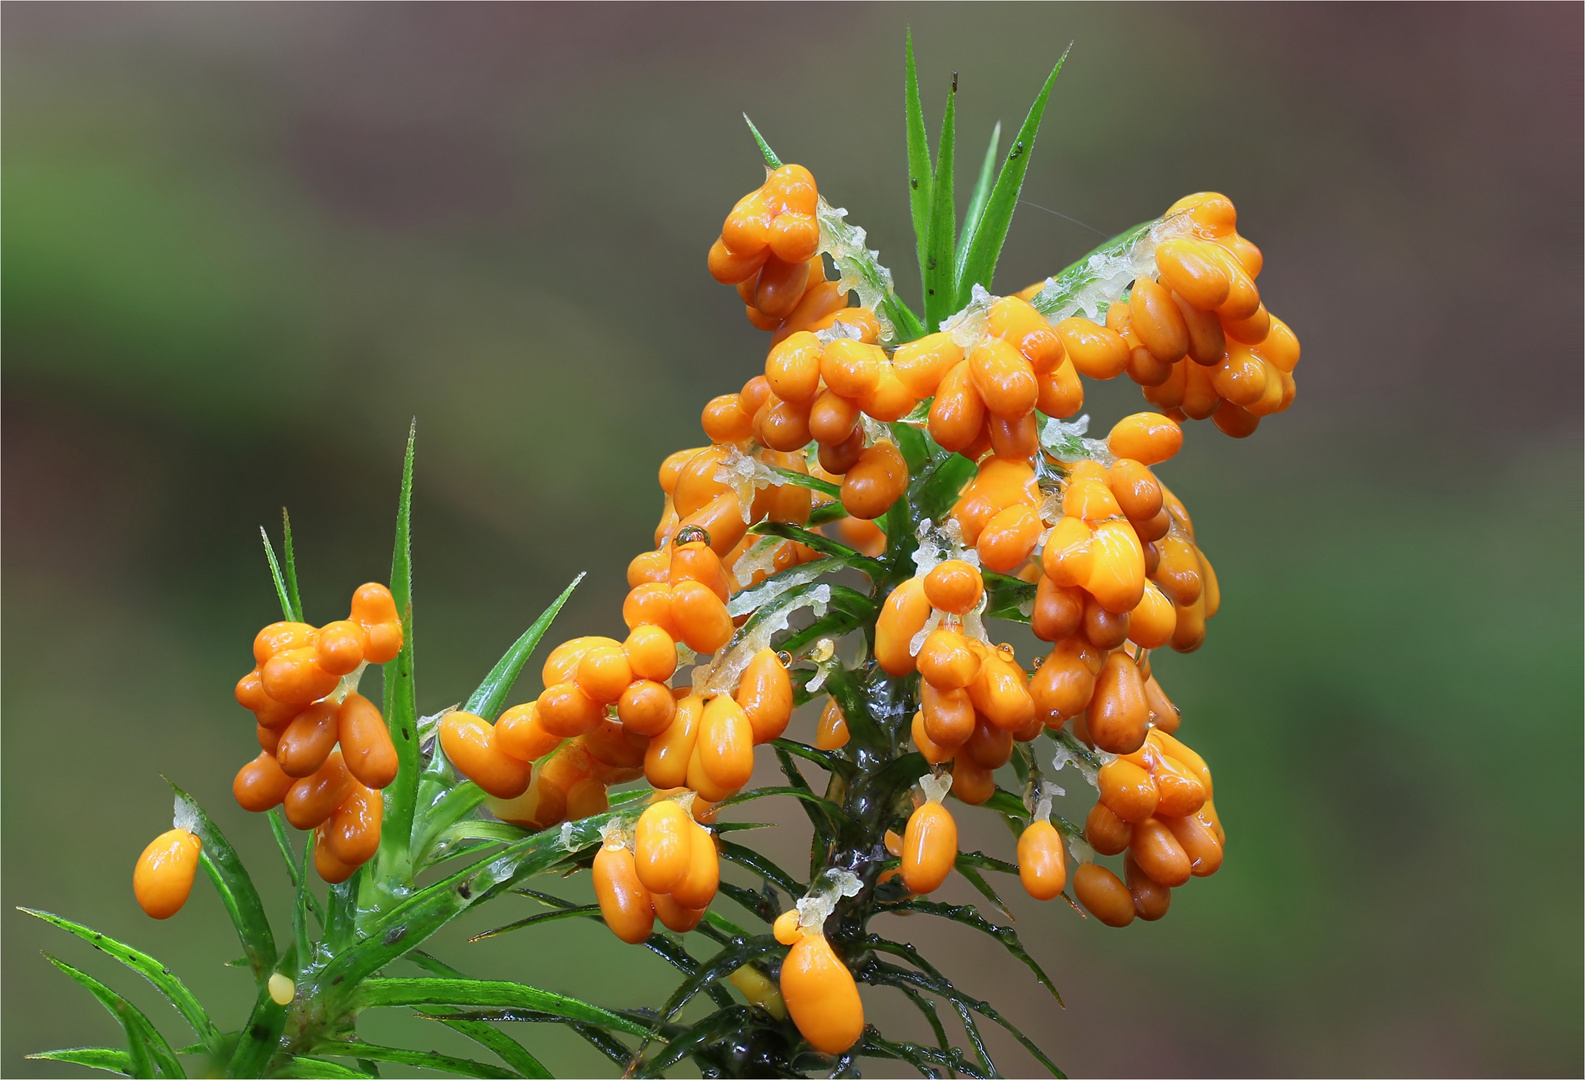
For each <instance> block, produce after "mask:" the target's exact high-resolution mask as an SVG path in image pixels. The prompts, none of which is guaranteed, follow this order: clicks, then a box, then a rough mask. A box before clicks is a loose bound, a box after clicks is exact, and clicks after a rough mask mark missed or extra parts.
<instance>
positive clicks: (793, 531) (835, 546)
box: [749, 521, 867, 567]
mask: <svg viewBox="0 0 1585 1080" xmlns="http://www.w3.org/2000/svg"><path fill="white" fill-rule="evenodd" d="M749 532H752V533H757V534H759V535H760V536H777V537H780V538H781V539H783V540H796V541H798V543H800V544H803V545H804V546H805V547H811V548H814V549H815V550H816V551H818V552H820V554H822V555H830V556H831V557H832V558H834V559H859V560H863V559H865V558H867V556H865V555H863V554H860V553H859V552H858V551H857V550H855V549H854V548H852V547H850V546H848V545H847V544H844V543H843V542H842V541H840V540H834V539H832V538H831V537H829V536H825V535H823V534H821V533H817V532H810V531H809V530H808V529H805V528H802V527H800V526H798V525H792V524H789V523H788V522H785V521H762V522H760V523H759V524H757V525H755V526H753V527H752V528H750V529H749ZM854 565H858V566H861V567H862V563H855V564H854Z"/></svg>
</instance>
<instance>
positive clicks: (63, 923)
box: [17, 908, 220, 1051]
mask: <svg viewBox="0 0 1585 1080" xmlns="http://www.w3.org/2000/svg"><path fill="white" fill-rule="evenodd" d="M17 910H18V911H22V912H25V913H27V914H29V915H32V916H33V917H34V918H36V919H43V920H44V921H45V922H47V923H49V924H50V925H51V926H55V927H59V928H60V929H62V930H65V931H66V932H67V933H69V934H76V935H77V936H78V937H80V938H82V939H83V940H84V941H86V942H88V944H90V945H92V946H93V947H94V948H96V949H98V950H99V951H100V952H102V953H104V954H105V955H106V956H109V957H112V958H114V959H116V960H119V961H120V962H121V963H123V964H125V965H126V966H127V967H129V968H131V969H132V970H133V971H135V972H137V973H138V974H139V975H142V976H143V977H144V978H145V979H147V980H148V981H149V982H150V983H152V984H153V985H154V988H155V989H156V990H158V991H159V992H160V993H161V994H163V995H165V999H166V1000H167V1001H169V1002H170V1003H171V1004H172V1005H173V1006H175V1007H176V1011H177V1012H179V1013H181V1014H182V1019H183V1020H186V1021H187V1024H188V1026H189V1027H191V1028H192V1029H193V1034H194V1035H197V1036H198V1040H199V1042H201V1043H202V1044H203V1047H204V1049H206V1050H210V1051H213V1050H214V1049H215V1048H216V1047H217V1046H218V1045H219V1043H220V1029H219V1028H217V1027H216V1026H215V1022H214V1021H213V1020H211V1019H210V1018H209V1014H208V1013H207V1012H205V1011H204V1007H203V1006H202V1005H201V1004H199V1002H198V999H197V998H196V997H194V996H193V993H192V991H191V990H188V989H187V987H186V986H185V985H184V984H183V983H182V980H180V979H178V978H177V977H176V976H175V975H173V974H172V973H171V970H170V968H168V967H166V966H165V965H164V964H162V963H160V962H159V961H158V960H156V959H154V957H152V956H150V955H148V954H147V953H145V952H140V951H139V950H137V949H134V948H133V947H132V946H130V945H124V944H122V943H121V942H119V941H117V940H116V939H115V938H113V937H110V936H109V935H108V934H101V933H100V932H99V931H97V930H94V929H91V928H90V927H87V926H84V925H82V924H81V923H75V922H72V921H71V920H70V919H63V918H61V917H60V916H59V915H52V914H51V913H49V912H48V911H38V910H36V909H34V908H18V909H17Z"/></svg>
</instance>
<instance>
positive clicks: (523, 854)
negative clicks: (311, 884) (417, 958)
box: [314, 811, 631, 1007]
mask: <svg viewBox="0 0 1585 1080" xmlns="http://www.w3.org/2000/svg"><path fill="white" fill-rule="evenodd" d="M618 813H620V811H619V812H618ZM627 813H629V814H630V813H631V811H628V812H627ZM613 816H614V814H596V815H594V816H592V817H587V818H582V819H580V820H578V821H576V822H572V823H571V828H570V829H569V830H568V833H567V841H566V843H565V844H564V843H563V838H562V833H561V831H560V830H552V831H549V832H541V833H535V834H533V835H532V836H529V837H528V838H526V839H524V840H520V841H518V842H517V843H515V844H512V845H510V846H508V847H506V848H504V849H502V850H500V851H498V852H496V853H494V854H493V855H492V856H491V857H490V858H488V859H485V860H483V861H481V862H478V863H475V864H474V865H472V866H468V867H465V868H464V869H462V870H459V871H457V872H456V873H454V874H452V875H451V876H450V877H447V878H443V879H441V880H440V881H437V882H435V883H434V884H432V885H429V886H428V887H426V888H423V889H420V890H418V891H417V892H415V893H413V894H412V895H411V896H409V897H408V898H407V899H406V900H404V901H402V902H401V903H400V904H397V905H396V906H394V907H392V908H391V909H390V910H389V911H387V912H385V913H384V914H383V915H381V916H379V917H378V918H377V919H373V920H371V921H370V922H369V923H368V924H367V925H366V926H362V927H360V934H361V936H360V940H359V941H358V942H357V943H356V944H355V945H352V946H350V947H348V948H345V949H341V950H339V951H338V952H337V954H336V956H335V958H334V959H332V960H331V961H330V962H329V963H328V964H327V965H326V966H325V968H324V969H323V970H322V971H319V972H317V973H316V975H315V984H316V988H315V990H314V992H315V993H319V994H323V995H325V996H327V997H329V998H333V999H338V1000H345V999H346V998H347V997H349V996H350V995H351V994H352V993H353V992H354V991H355V990H356V988H357V985H358V982H359V981H360V980H362V979H364V978H365V977H367V976H369V975H371V974H372V973H374V972H376V971H378V970H380V969H381V968H383V967H384V966H385V965H386V964H388V963H390V962H391V961H392V960H395V959H397V958H398V957H400V956H402V955H404V954H406V953H407V952H408V951H410V950H411V949H413V948H415V947H417V946H419V945H421V944H422V943H423V942H424V941H425V940H427V939H428V938H429V937H430V936H431V935H432V934H434V933H435V932H436V931H438V930H440V929H441V928H442V927H444V926H446V925H447V924H448V923H449V922H451V920H452V919H454V918H456V917H457V916H458V915H460V914H462V913H463V912H464V911H467V910H468V909H469V908H470V907H472V906H473V905H474V904H477V903H481V902H483V901H485V900H488V899H489V898H490V897H492V896H495V895H497V894H499V893H501V892H504V891H505V890H507V889H510V888H512V887H513V886H514V885H516V884H518V883H519V882H521V881H523V880H524V879H526V878H528V877H531V876H533V875H534V874H538V873H542V872H543V871H545V870H547V869H549V868H550V867H552V866H554V865H556V864H557V863H559V862H561V861H562V860H563V859H564V858H566V857H567V855H568V854H569V853H572V852H577V851H582V850H584V849H585V848H589V847H593V846H594V845H595V844H597V843H599V842H600V827H601V826H602V825H604V824H606V823H607V822H609V821H610V820H611V819H612V817H613ZM334 1004H335V1002H334V1001H332V1002H330V1003H329V1004H327V1007H331V1006H333V1005H334ZM441 1004H444V1003H441Z"/></svg>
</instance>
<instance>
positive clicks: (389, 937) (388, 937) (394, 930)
mask: <svg viewBox="0 0 1585 1080" xmlns="http://www.w3.org/2000/svg"><path fill="white" fill-rule="evenodd" d="M406 936H407V927H405V926H393V927H391V928H390V929H389V930H387V931H386V932H385V939H384V940H385V943H386V944H387V945H395V944H396V943H397V942H398V941H401V940H402V939H403V938H404V937H406Z"/></svg>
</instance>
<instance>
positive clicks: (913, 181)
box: [908, 177, 919, 191]
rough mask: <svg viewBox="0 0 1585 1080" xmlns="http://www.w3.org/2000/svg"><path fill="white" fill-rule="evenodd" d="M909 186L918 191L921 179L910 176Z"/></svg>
mask: <svg viewBox="0 0 1585 1080" xmlns="http://www.w3.org/2000/svg"><path fill="white" fill-rule="evenodd" d="M908 186H909V187H911V188H913V189H914V190H915V191H918V190H919V181H918V180H917V179H916V178H914V177H909V178H908Z"/></svg>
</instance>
